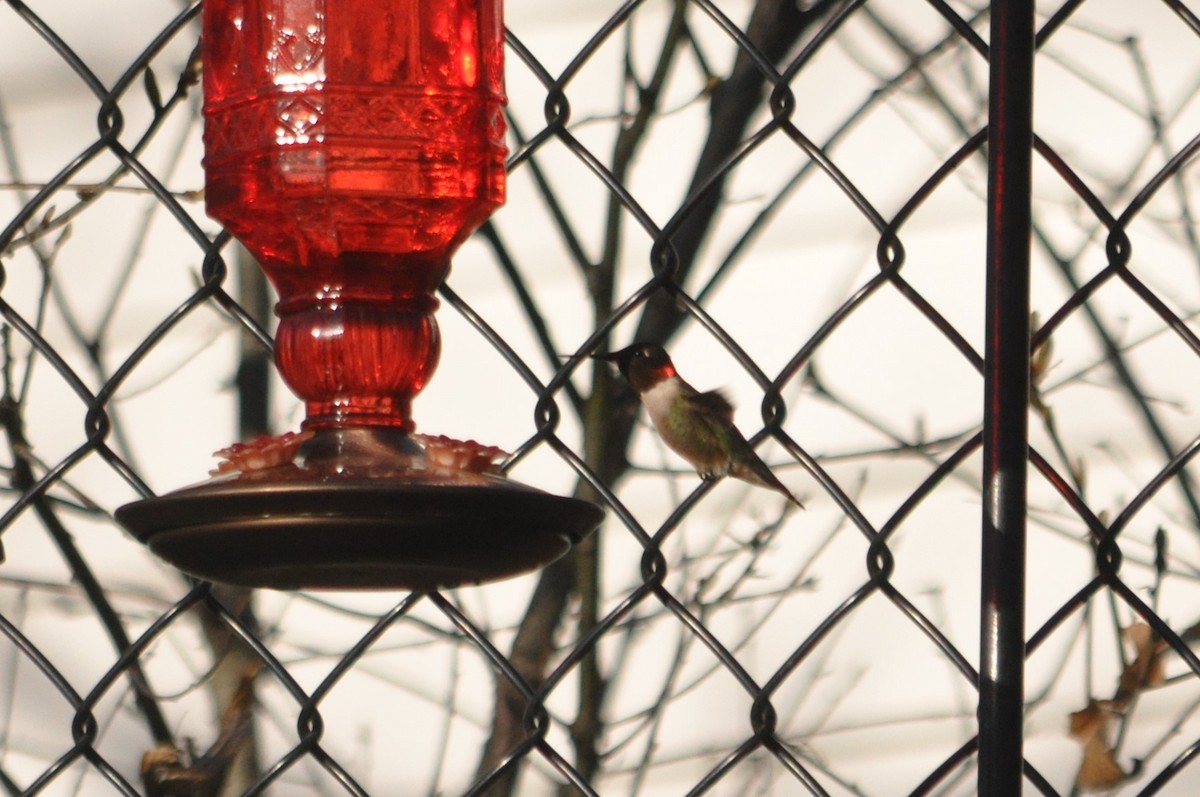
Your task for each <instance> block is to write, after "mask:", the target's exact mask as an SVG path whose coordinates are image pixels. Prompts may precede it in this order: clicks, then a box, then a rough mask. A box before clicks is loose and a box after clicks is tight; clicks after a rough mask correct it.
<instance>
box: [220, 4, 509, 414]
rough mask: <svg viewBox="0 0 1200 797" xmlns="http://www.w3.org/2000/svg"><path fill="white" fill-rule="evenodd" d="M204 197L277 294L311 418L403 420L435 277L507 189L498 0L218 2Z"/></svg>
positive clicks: (432, 358) (287, 366)
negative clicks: (249, 253)
mask: <svg viewBox="0 0 1200 797" xmlns="http://www.w3.org/2000/svg"><path fill="white" fill-rule="evenodd" d="M203 37H204V47H205V51H204V52H205V55H204V97H205V106H204V115H205V131H204V142H205V173H206V203H207V209H208V212H209V214H210V215H211V216H212V217H213V218H215V219H217V220H218V221H220V222H221V223H222V224H223V225H225V227H226V229H228V230H229V231H230V232H231V233H232V234H233V235H234V236H236V237H237V238H238V240H240V241H241V242H242V243H243V244H245V245H246V247H247V248H248V249H249V250H250V251H251V252H252V253H253V254H254V256H255V257H256V258H257V259H258V261H259V262H260V263H261V264H262V267H263V269H264V270H265V271H266V273H267V275H268V277H270V279H271V281H272V283H273V284H274V285H275V287H276V289H277V290H278V292H279V295H280V303H279V305H278V308H277V312H278V314H279V316H280V324H279V330H278V333H277V338H276V343H277V347H276V362H277V364H278V365H279V368H280V372H281V373H282V375H283V378H284V379H285V380H286V381H287V383H288V385H289V386H290V387H291V388H292V389H293V390H294V391H295V392H296V393H297V394H298V395H299V396H301V397H302V398H303V399H304V400H305V402H306V409H307V414H308V417H307V419H306V421H305V427H306V428H327V427H340V426H344V425H353V426H364V425H365V426H393V427H401V428H408V429H411V428H412V421H411V418H410V404H411V399H412V397H413V395H415V394H416V393H417V392H418V391H419V390H420V389H421V388H422V387H423V386H424V384H425V383H426V381H427V379H428V378H429V375H430V373H431V372H432V370H433V369H434V367H435V366H436V363H437V358H438V353H439V348H440V344H439V338H438V332H437V324H436V322H435V321H434V319H433V316H432V313H433V310H434V308H435V307H436V300H435V299H434V298H433V295H432V294H433V291H434V290H435V289H436V287H437V285H438V284H439V283H440V282H441V280H442V278H443V277H444V276H445V274H446V272H447V270H448V268H449V258H450V256H451V254H452V253H453V252H454V250H455V249H457V247H458V246H459V245H460V244H461V243H462V241H463V240H464V239H465V238H466V236H467V235H469V234H470V233H471V232H472V231H473V230H474V229H475V228H476V227H477V226H478V225H479V224H481V223H482V222H483V221H484V220H485V219H486V218H487V217H488V216H489V215H490V214H491V213H492V211H493V210H495V209H496V208H497V207H499V206H500V205H501V204H502V203H503V201H504V176H505V175H504V155H505V147H504V118H503V115H502V106H503V103H504V95H503V24H502V20H501V9H500V3H499V2H498V0H449V1H447V0H388V2H371V1H369V0H212V2H208V3H206V4H205V8H204V30H203Z"/></svg>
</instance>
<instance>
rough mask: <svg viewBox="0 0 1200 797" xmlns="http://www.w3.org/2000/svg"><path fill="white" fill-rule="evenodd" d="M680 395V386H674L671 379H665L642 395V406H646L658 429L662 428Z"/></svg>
mask: <svg viewBox="0 0 1200 797" xmlns="http://www.w3.org/2000/svg"><path fill="white" fill-rule="evenodd" d="M678 395H679V386H678V385H675V384H672V383H671V380H669V379H664V380H663V381H661V382H659V383H658V384H657V385H655V386H654V387H652V388H650V389H649V390H647V391H646V392H645V393H643V394H642V404H645V405H646V412H647V413H649V415H650V420H651V421H652V422H653V423H654V425H655V426H656V427H661V426H662V424H663V421H665V420H666V417H667V414H668V413H669V412H670V411H671V402H672V400H674V398H675V397H676V396H678Z"/></svg>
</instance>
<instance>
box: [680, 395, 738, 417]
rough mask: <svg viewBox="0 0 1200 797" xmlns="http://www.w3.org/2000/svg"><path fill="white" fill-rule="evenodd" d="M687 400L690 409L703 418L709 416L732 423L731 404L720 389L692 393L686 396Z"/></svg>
mask: <svg viewBox="0 0 1200 797" xmlns="http://www.w3.org/2000/svg"><path fill="white" fill-rule="evenodd" d="M687 401H688V403H689V404H690V405H691V406H692V409H694V410H695V411H696V412H698V413H699V414H700V415H701V416H703V417H705V418H711V419H712V420H715V421H718V422H720V423H733V404H731V403H730V402H729V399H727V398H726V397H725V394H724V393H722V392H721V391H720V390H710V391H708V392H707V393H693V394H691V395H689V396H688V397H687Z"/></svg>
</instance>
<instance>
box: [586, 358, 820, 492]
mask: <svg viewBox="0 0 1200 797" xmlns="http://www.w3.org/2000/svg"><path fill="white" fill-rule="evenodd" d="M592 356H593V357H594V358H595V359H597V360H608V361H611V362H614V363H616V364H617V369H618V370H619V371H620V372H621V376H623V377H624V378H625V381H626V382H628V383H629V386H630V387H631V388H633V390H634V392H635V393H637V394H638V398H639V399H641V402H642V405H643V406H644V407H645V408H646V412H647V414H649V416H650V422H651V423H653V424H654V429H655V430H656V431H657V432H658V434H659V436H660V437H661V438H662V439H663V442H664V443H666V444H667V447H668V448H670V449H671V450H672V451H674V452H675V453H676V454H678V455H679V456H681V457H683V458H684V459H686V460H687V461H688V463H689V464H690V465H691V466H692V467H693V468H695V469H696V472H697V473H698V474H700V478H702V479H705V480H708V479H716V478H720V477H721V476H725V475H730V476H733V477H734V478H735V479H741V480H742V481H744V482H748V483H750V484H755V485H758V486H760V487H766V488H768V489H771V490H775V491H776V492H779V493H782V494H783V495H785V496H787V498H788V500H789V501H791V502H792V503H794V504H796V505H797V506H799V507H801V508H803V507H804V504H802V503H800V501H799V500H797V498H796V496H794V495H792V493H791V491H790V490H788V488H787V487H785V486H784V485H783V482H781V481H779V479H777V478H775V474H774V473H772V472H771V469H770V468H769V467H767V463H765V462H763V461H762V460H761V459H760V458H759V456H758V454H756V453H754V449H753V448H751V447H750V444H749V443H748V442H746V438H745V437H743V436H742V433H741V432H739V431H738V428H737V427H736V426H734V424H733V404H731V403H730V402H729V399H727V398H726V397H725V395H724V394H723V393H721V391H719V390H710V391H708V392H705V393H701V392H700V391H698V390H696V388H694V387H692V386H691V385H689V384H688V383H687V382H685V381H684V380H683V377H681V376H680V375H679V373H678V372H677V371H676V370H675V364H674V363H672V362H671V357H670V355H668V354H667V352H666V350H665V349H663V347H662V346H659V345H658V344H655V343H635V344H633V345H632V346H628V347H626V348H624V349H621V350H620V351H614V352H608V353H607V354H593V355H592Z"/></svg>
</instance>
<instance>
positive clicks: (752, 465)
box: [730, 456, 804, 509]
mask: <svg viewBox="0 0 1200 797" xmlns="http://www.w3.org/2000/svg"><path fill="white" fill-rule="evenodd" d="M730 475H732V476H733V477H735V478H738V479H741V480H742V481H745V482H750V483H751V484H757V485H758V486H759V487H766V488H767V489H769V490H774V491H775V492H777V493H780V494H782V495H785V496H787V498H788V500H789V501H791V502H792V503H793V504H795V505H796V506H798V507H800V508H801V509H803V508H804V504H802V503H800V499H799V498H797V497H796V496H795V495H793V494H792V491H791V490H789V489H788V488H787V487H786V486H785V485H784V483H783V482H781V481H779V479H778V478H776V476H775V474H774V473H772V472H771V469H770V468H769V467H767V463H765V462H763V461H762V460H761V459H759V458H758V457H757V456H752V457H749V461H747V462H735V463H734V465H733V468H732V469H731V470H730Z"/></svg>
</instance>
